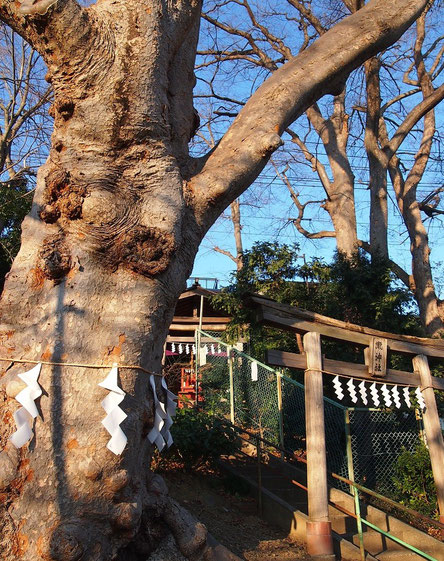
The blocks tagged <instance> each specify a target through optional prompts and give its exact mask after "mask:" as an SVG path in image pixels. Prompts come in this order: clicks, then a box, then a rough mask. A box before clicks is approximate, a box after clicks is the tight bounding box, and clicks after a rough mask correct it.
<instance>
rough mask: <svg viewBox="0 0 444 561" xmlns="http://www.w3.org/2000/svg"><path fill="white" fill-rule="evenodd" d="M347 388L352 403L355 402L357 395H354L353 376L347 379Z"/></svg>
mask: <svg viewBox="0 0 444 561" xmlns="http://www.w3.org/2000/svg"><path fill="white" fill-rule="evenodd" d="M347 388H348V393H349V394H350V398H351V400H352V401H353V403H357V401H358V396H357V395H356V388H355V385H354V384H353V378H350V379H349V380H348V382H347Z"/></svg>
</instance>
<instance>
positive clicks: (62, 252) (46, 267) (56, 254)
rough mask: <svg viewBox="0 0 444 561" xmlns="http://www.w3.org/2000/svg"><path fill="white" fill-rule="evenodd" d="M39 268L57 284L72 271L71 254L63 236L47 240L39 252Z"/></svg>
mask: <svg viewBox="0 0 444 561" xmlns="http://www.w3.org/2000/svg"><path fill="white" fill-rule="evenodd" d="M37 268H38V269H39V270H40V271H41V272H42V274H43V276H44V277H45V278H47V279H49V280H53V281H54V282H55V283H56V284H58V283H59V282H61V281H62V279H63V278H64V277H65V276H66V275H67V274H68V272H69V271H70V270H71V254H70V251H69V249H68V247H67V246H66V244H65V242H64V237H63V236H62V235H61V234H58V235H55V236H52V237H48V238H45V240H43V247H42V249H41V250H40V252H39V258H38V265H37Z"/></svg>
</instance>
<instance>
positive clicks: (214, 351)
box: [211, 345, 216, 355]
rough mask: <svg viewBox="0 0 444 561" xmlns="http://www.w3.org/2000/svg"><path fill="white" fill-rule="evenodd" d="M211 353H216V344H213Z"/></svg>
mask: <svg viewBox="0 0 444 561" xmlns="http://www.w3.org/2000/svg"><path fill="white" fill-rule="evenodd" d="M211 354H212V355H214V354H216V349H215V348H214V345H211Z"/></svg>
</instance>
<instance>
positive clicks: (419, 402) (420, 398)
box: [415, 388, 425, 410]
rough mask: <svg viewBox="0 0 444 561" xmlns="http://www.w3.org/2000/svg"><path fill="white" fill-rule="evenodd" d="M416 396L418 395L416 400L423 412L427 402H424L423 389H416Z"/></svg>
mask: <svg viewBox="0 0 444 561" xmlns="http://www.w3.org/2000/svg"><path fill="white" fill-rule="evenodd" d="M415 395H416V399H417V400H418V405H419V407H420V408H421V409H422V410H424V409H425V401H424V398H423V397H422V393H421V388H416V389H415Z"/></svg>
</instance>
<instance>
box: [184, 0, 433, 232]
mask: <svg viewBox="0 0 444 561" xmlns="http://www.w3.org/2000/svg"><path fill="white" fill-rule="evenodd" d="M426 5H427V0H400V1H398V2H396V3H395V4H394V3H387V2H386V1H385V0H371V1H370V2H369V4H367V5H366V6H364V7H363V8H362V9H361V10H359V11H358V12H357V13H356V14H353V15H351V16H350V17H348V18H346V19H344V20H343V21H341V22H340V23H338V24H337V25H335V26H334V27H333V28H332V29H331V30H329V31H328V32H327V33H325V34H324V35H323V36H322V37H321V38H320V39H318V41H316V42H315V43H314V44H312V45H311V46H310V47H309V48H308V49H306V50H305V51H303V52H302V53H300V54H299V55H298V56H297V57H295V58H293V59H292V60H291V61H289V62H287V63H286V64H285V65H284V66H282V67H281V68H279V69H278V70H277V71H276V72H274V73H273V75H272V76H270V77H269V78H268V79H267V80H266V81H265V82H264V84H263V85H262V86H261V87H260V88H259V89H258V90H257V91H256V92H255V94H254V95H253V96H252V97H251V98H250V100H249V101H248V103H247V104H246V105H245V107H244V108H243V109H242V110H241V112H240V113H239V115H238V117H237V118H236V120H235V121H234V123H233V124H232V126H231V127H230V129H229V130H228V132H227V133H226V134H225V136H224V137H223V139H222V141H221V142H220V144H219V145H218V146H217V147H216V149H215V150H214V151H213V153H212V154H211V155H210V156H209V157H208V159H207V160H206V162H205V165H204V167H203V169H202V171H201V172H200V173H199V174H198V175H197V176H195V177H194V178H193V180H192V181H191V182H190V184H189V185H188V188H189V189H190V196H191V197H192V199H193V203H194V207H195V211H196V217H197V220H198V223H200V224H202V226H203V227H204V229H206V228H208V227H209V226H210V225H211V224H212V223H213V222H214V220H215V219H216V217H217V215H218V214H219V213H220V212H221V210H222V209H224V208H226V207H227V206H228V204H229V203H230V202H231V201H232V200H234V199H235V198H236V197H238V196H239V195H240V194H241V193H242V192H243V191H244V190H245V189H246V188H247V187H248V186H249V185H250V184H251V183H252V182H253V181H254V180H255V179H256V177H257V176H258V175H259V173H260V172H261V171H262V169H263V168H264V166H265V164H266V163H267V162H268V160H269V158H270V156H271V154H272V153H273V152H274V151H275V150H276V149H277V148H278V147H279V146H280V145H281V144H282V140H281V138H280V135H281V134H282V132H283V131H284V130H285V129H286V128H287V127H288V126H289V125H290V124H291V123H292V122H293V121H294V120H295V119H297V118H298V117H299V116H300V115H301V114H302V113H303V112H304V111H305V110H306V109H307V108H308V107H310V106H311V105H312V104H313V103H314V102H315V101H316V100H317V99H319V98H320V97H322V96H323V95H325V94H326V93H329V92H331V91H332V88H333V89H337V86H338V84H339V83H342V82H343V81H344V80H345V79H346V77H347V76H348V75H349V73H350V72H351V71H352V70H354V69H355V68H357V67H358V66H359V65H360V64H361V63H362V62H363V61H364V60H366V59H367V58H369V57H370V56H372V55H373V54H375V53H377V52H378V51H380V50H382V49H384V48H386V47H387V46H389V45H390V44H392V43H393V42H395V41H396V40H397V39H398V38H399V37H400V36H401V35H402V33H403V32H404V31H405V30H406V29H407V28H408V27H409V26H410V25H411V23H412V22H413V21H414V20H415V19H416V18H417V17H418V16H419V15H420V13H421V12H422V10H423V9H424V8H425V7H426Z"/></svg>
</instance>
